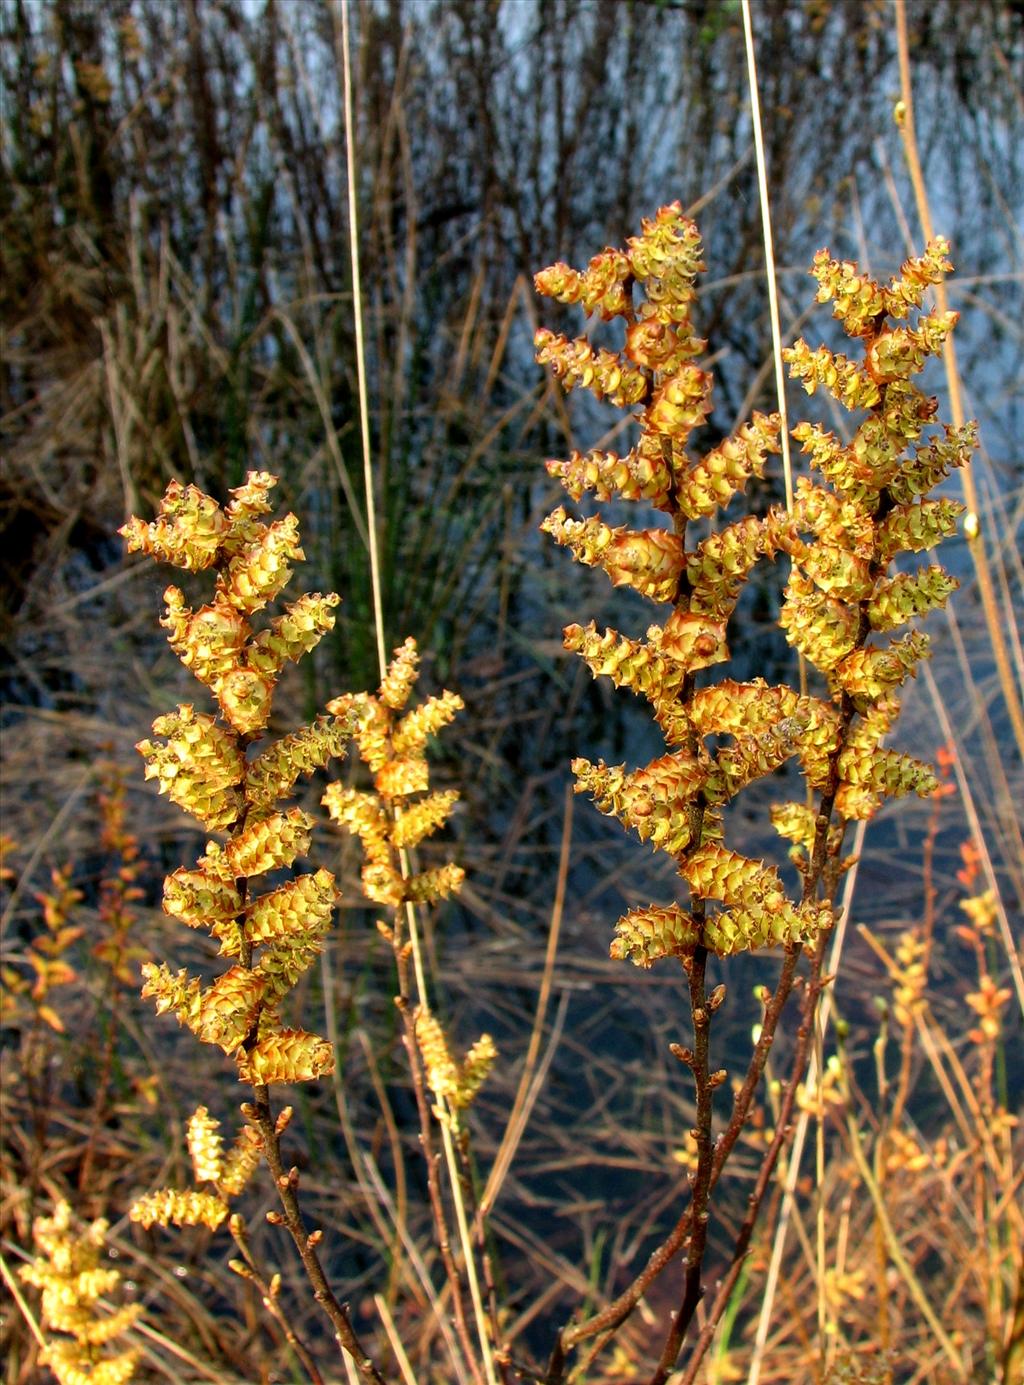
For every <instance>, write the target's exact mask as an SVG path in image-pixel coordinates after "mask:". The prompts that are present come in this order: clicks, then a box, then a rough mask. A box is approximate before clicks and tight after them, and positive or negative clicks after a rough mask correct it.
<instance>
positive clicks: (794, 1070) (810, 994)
mask: <svg viewBox="0 0 1024 1385" xmlns="http://www.w3.org/2000/svg"><path fill="white" fill-rule="evenodd" d="M826 941H827V936H826V937H823V938H822V939H821V941H820V943H819V945H818V947H817V948H816V950H815V953H814V956H813V958H812V961H811V975H810V979H809V982H808V985H807V988H806V994H805V998H804V1007H803V1017H802V1020H801V1024H800V1028H799V1030H798V1031H797V1041H796V1051H795V1053H794V1055H793V1063H792V1067H791V1069H790V1076H789V1081H788V1082H787V1084H786V1089H785V1092H784V1093H783V1097H782V1101H781V1103H780V1106H779V1116H778V1120H777V1122H776V1126H775V1137H774V1139H773V1140H772V1143H771V1145H770V1147H769V1149H768V1151H767V1152H766V1154H765V1156H764V1159H763V1160H762V1162H761V1167H760V1169H759V1170H758V1174H757V1180H756V1182H755V1184H754V1189H753V1191H752V1192H751V1194H750V1196H749V1198H748V1200H747V1213H746V1216H745V1217H744V1219H743V1222H742V1225H741V1226H740V1229H739V1232H738V1233H737V1236H736V1240H735V1242H734V1243H733V1251H732V1260H731V1262H730V1265H729V1270H728V1273H727V1274H726V1276H725V1278H724V1279H723V1280H722V1283H721V1285H720V1286H719V1289H718V1293H717V1294H716V1296H715V1301H714V1303H713V1304H712V1306H711V1311H710V1313H709V1314H708V1319H707V1321H706V1323H705V1324H704V1327H703V1329H702V1330H701V1333H700V1336H699V1337H698V1338H697V1341H696V1342H695V1343H694V1349H693V1355H692V1357H691V1359H690V1361H689V1363H688V1364H687V1368H686V1374H685V1375H684V1376H683V1379H682V1381H681V1383H680V1385H694V1381H695V1380H696V1378H697V1372H698V1371H699V1369H700V1366H701V1362H702V1361H703V1359H704V1356H705V1354H706V1352H707V1350H708V1347H709V1346H710V1345H711V1342H712V1340H713V1338H714V1335H715V1332H716V1331H717V1330H718V1324H719V1321H720V1320H721V1317H722V1314H723V1313H724V1312H725V1310H726V1308H727V1307H728V1305H729V1300H730V1298H731V1297H732V1293H733V1290H734V1289H735V1287H736V1281H737V1280H738V1279H739V1276H740V1271H741V1270H742V1268H743V1262H744V1260H745V1259H746V1258H747V1252H748V1250H749V1248H750V1241H751V1237H752V1236H753V1234H754V1227H755V1225H756V1224H757V1218H758V1215H759V1213H760V1211H761V1205H762V1203H763V1202H764V1198H765V1195H766V1194H767V1192H768V1189H769V1188H770V1186H771V1183H772V1179H773V1177H774V1174H775V1167H776V1165H777V1163H778V1160H779V1155H780V1154H781V1153H782V1151H783V1149H784V1148H785V1147H786V1145H787V1144H788V1143H789V1139H790V1136H791V1134H792V1127H791V1126H790V1119H791V1117H792V1114H793V1106H794V1104H795V1102H796V1093H797V1087H798V1086H799V1084H800V1082H801V1080H802V1079H803V1075H804V1072H805V1071H806V1068H807V1059H808V1057H809V1055H810V1048H811V1040H812V1038H813V1036H814V1015H815V1011H816V1010H817V1007H818V999H819V997H820V995H821V990H822V979H821V970H822V961H823V959H824V955H825V944H826ZM691 1316H692V1315H691ZM688 1326H689V1322H686V1323H684V1322H682V1313H681V1312H680V1314H679V1317H678V1318H677V1320H676V1322H675V1323H673V1326H672V1331H671V1332H670V1334H669V1336H668V1339H667V1340H666V1343H665V1349H664V1351H663V1352H662V1356H661V1360H660V1362H659V1364H658V1370H657V1371H656V1372H655V1374H654V1375H653V1376H652V1377H651V1385H661V1382H662V1381H664V1380H665V1379H666V1377H667V1376H668V1373H669V1372H670V1371H671V1370H672V1369H673V1368H674V1366H675V1363H676V1359H677V1357H678V1355H679V1349H680V1347H681V1346H682V1344H683V1338H684V1337H685V1335H686V1330H687V1328H688Z"/></svg>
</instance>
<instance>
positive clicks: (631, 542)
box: [541, 506, 683, 601]
mask: <svg viewBox="0 0 1024 1385" xmlns="http://www.w3.org/2000/svg"><path fill="white" fill-rule="evenodd" d="M541 528H542V529H543V530H544V531H545V532H546V533H548V534H550V535H551V537H552V538H553V539H554V540H555V542H556V543H560V544H564V545H565V546H567V547H569V548H571V549H572V551H573V554H574V555H575V557H576V560H577V562H580V563H586V565H587V566H588V567H595V566H598V565H599V566H601V567H603V568H604V570H605V572H607V574H608V576H609V577H610V578H611V581H612V585H613V586H616V587H621V586H629V587H633V588H635V589H636V590H637V591H638V592H640V593H641V594H642V595H643V596H649V597H650V598H651V600H652V601H667V600H669V599H670V598H671V597H672V596H673V595H674V593H675V591H676V588H677V586H678V583H679V577H680V575H681V573H682V571H683V554H682V550H681V548H680V544H679V540H678V539H677V538H676V536H675V535H674V534H671V533H669V532H668V530H667V529H643V530H640V531H639V532H638V531H635V530H632V529H626V528H621V529H610V528H609V527H608V525H607V524H605V523H604V522H603V521H602V520H601V519H599V518H598V517H597V516H594V517H592V518H591V519H570V518H569V516H568V515H567V514H566V512H565V510H564V509H562V507H561V506H559V508H558V509H557V510H554V511H553V512H552V513H551V514H550V515H548V517H547V519H546V520H545V521H544V523H543V524H542V525H541Z"/></svg>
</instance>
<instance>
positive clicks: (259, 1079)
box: [238, 1029, 334, 1087]
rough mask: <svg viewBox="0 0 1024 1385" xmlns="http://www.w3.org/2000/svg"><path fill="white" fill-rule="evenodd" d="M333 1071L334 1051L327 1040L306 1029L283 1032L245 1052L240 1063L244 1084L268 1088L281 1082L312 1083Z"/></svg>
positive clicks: (281, 1030)
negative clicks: (248, 1083)
mask: <svg viewBox="0 0 1024 1385" xmlns="http://www.w3.org/2000/svg"><path fill="white" fill-rule="evenodd" d="M333 1070H334V1050H333V1049H332V1048H331V1045H330V1044H329V1043H327V1041H326V1040H325V1039H320V1038H318V1037H317V1036H316V1034H309V1033H307V1032H306V1031H305V1030H303V1029H280V1030H278V1031H277V1032H276V1033H274V1034H269V1035H268V1036H267V1037H266V1038H265V1039H260V1041H259V1042H258V1043H257V1044H255V1045H254V1047H253V1048H251V1049H249V1050H248V1051H247V1052H244V1053H243V1054H242V1055H241V1056H240V1057H239V1061H238V1071H239V1075H240V1076H241V1078H242V1080H243V1082H251V1083H252V1085H253V1086H254V1087H269V1086H271V1085H276V1084H277V1083H279V1082H312V1081H313V1080H314V1078H317V1077H322V1076H323V1075H324V1074H325V1073H329V1072H332V1071H333Z"/></svg>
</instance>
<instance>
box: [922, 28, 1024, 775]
mask: <svg viewBox="0 0 1024 1385" xmlns="http://www.w3.org/2000/svg"><path fill="white" fill-rule="evenodd" d="M895 13H896V46H897V52H898V55H899V67H900V95H901V98H902V100H901V109H900V113H899V129H900V135H901V137H902V140H903V150H904V153H905V155H906V159H907V168H908V169H909V171H910V180H911V182H912V183H913V185H914V198H915V201H916V202H917V214H918V216H919V217H920V219H921V229H922V230H923V231H924V234H925V237H926V239H927V240H931V239H932V238H933V236H934V228H933V226H932V214H931V207H930V206H929V203H928V193H927V190H926V188H925V183H924V173H923V172H922V170H921V156H920V154H919V152H918V148H917V133H916V130H915V125H914V91H913V84H912V82H911V77H910V39H909V36H908V33H907V6H906V0H895ZM935 298H936V302H937V303H938V306H939V310H940V311H941V312H946V311H947V309H948V307H949V295H948V293H947V291H946V286H945V284H944V283H943V282H941V281H940V282H939V283H938V284H936V286H935ZM942 359H943V362H944V364H945V367H946V387H947V389H948V391H949V407H950V414H951V416H952V419H953V425H954V427H956V428H959V427H961V426H962V425H963V422H964V418H965V411H964V404H963V393H962V391H961V389H960V373H959V370H958V368H957V361H956V348H955V346H954V344H953V338H952V336H947V338H946V340H945V343H944V345H943V350H942ZM963 477H964V499H965V500H966V501H967V507H968V509H969V510H970V511H971V513H972V514H974V515H975V516H976V517H977V516H979V514H980V501H979V498H978V488H977V486H976V485H975V483H974V474H973V471H972V469H971V463H970V462H968V463H967V465H966V466H965V467H964V468H963ZM969 548H970V553H971V558H972V560H973V562H974V570H975V572H976V573H977V577H978V591H979V593H980V595H981V605H982V610H983V611H984V613H985V625H986V627H987V628H988V636H989V639H990V641H991V643H992V654H993V657H994V658H995V661H996V670H997V672H998V674H999V686H1000V688H1001V689H1002V693H1003V700H1004V701H1005V703H1006V710H1007V713H1008V714H1009V717H1010V725H1011V726H1012V727H1013V734H1014V737H1015V739H1016V741H1017V750H1018V752H1019V753H1020V755H1021V758H1022V759H1024V708H1022V706H1021V698H1020V692H1019V690H1018V688H1017V685H1016V682H1015V681H1014V676H1013V668H1012V666H1011V663H1010V656H1009V653H1008V651H1007V648H1006V637H1005V635H1004V634H1003V626H1002V620H1001V618H1000V614H999V604H998V602H997V600H996V593H995V586H994V584H993V581H992V570H991V567H990V566H989V557H988V549H987V548H986V546H985V539H984V535H983V534H981V533H978V534H977V535H976V537H975V538H974V539H972V541H971V543H970V544H969Z"/></svg>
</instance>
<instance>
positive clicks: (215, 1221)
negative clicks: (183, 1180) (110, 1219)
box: [128, 1188, 228, 1231]
mask: <svg viewBox="0 0 1024 1385" xmlns="http://www.w3.org/2000/svg"><path fill="white" fill-rule="evenodd" d="M227 1214H228V1205H227V1203H226V1202H225V1201H224V1199H223V1198H221V1197H218V1196H217V1195H216V1194H215V1193H204V1192H194V1191H193V1192H178V1191H176V1190H175V1189H173V1188H163V1189H161V1191H160V1192H157V1193H147V1194H146V1196H145V1197H140V1198H138V1199H137V1200H136V1201H135V1202H133V1203H132V1206H131V1210H130V1211H129V1213H128V1217H129V1220H130V1221H134V1222H138V1223H139V1224H140V1225H141V1226H144V1227H146V1228H147V1230H148V1228H149V1227H151V1226H170V1225H172V1224H173V1225H174V1226H208V1227H209V1228H210V1230H211V1231H216V1230H217V1227H218V1226H220V1224H221V1222H222V1221H223V1220H224V1218H225V1217H226V1216H227Z"/></svg>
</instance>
